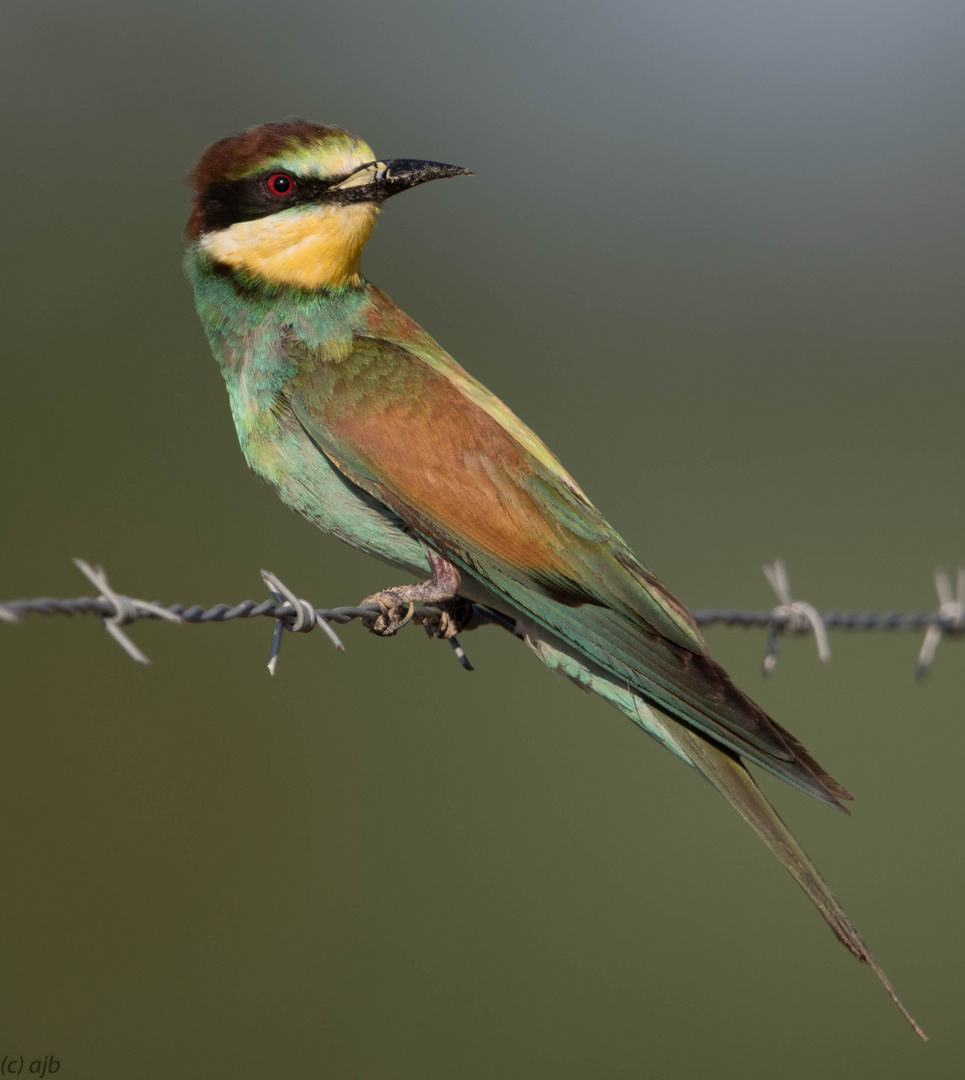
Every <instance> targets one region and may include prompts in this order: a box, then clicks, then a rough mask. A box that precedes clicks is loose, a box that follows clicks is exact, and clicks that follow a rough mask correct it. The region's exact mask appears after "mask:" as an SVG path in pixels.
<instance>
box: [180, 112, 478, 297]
mask: <svg viewBox="0 0 965 1080" xmlns="http://www.w3.org/2000/svg"><path fill="white" fill-rule="evenodd" d="M469 171H470V170H469V169H462V168H459V167H458V166H456V165H443V164H440V163H439V162H437V161H411V160H408V159H403V158H396V159H392V160H388V161H376V160H375V154H374V153H373V152H372V150H371V148H370V147H369V146H368V144H367V143H364V142H363V141H362V140H361V139H357V138H355V136H354V135H349V134H348V132H346V131H343V130H342V129H341V128H337V127H328V126H327V125H325V124H315V123H312V122H310V121H308V120H282V121H278V122H276V123H271V124H260V125H259V126H258V127H253V128H249V129H248V130H247V131H242V132H241V133H240V134H237V135H229V136H228V137H227V138H225V139H220V140H219V141H218V142H216V143H214V144H213V145H211V146H209V147H208V149H207V150H205V152H204V153H203V154H202V155H201V158H200V160H199V161H198V163H197V165H195V167H194V168H193V169H192V170H191V175H190V182H191V186H192V187H193V188H194V206H193V210H192V213H191V219H190V221H189V222H188V227H187V232H186V236H187V239H188V241H189V243H191V244H193V245H196V246H197V250H199V251H200V252H203V253H204V254H205V255H207V256H208V257H210V258H211V259H213V260H214V261H215V262H217V263H220V264H222V265H224V266H227V267H230V268H231V269H232V270H234V271H236V272H238V273H240V274H241V275H242V276H243V277H245V278H246V279H248V280H249V281H252V282H258V281H260V282H265V283H267V284H269V285H272V286H293V287H296V288H301V289H307V290H316V289H341V288H345V287H346V286H356V285H359V284H361V281H362V278H361V273H360V267H359V260H360V256H361V253H362V246H363V244H364V243H365V241H366V240H367V239H368V237H369V234H370V233H371V232H372V229H373V227H374V226H375V219H376V217H377V215H378V213H379V207H380V205H381V203H382V202H383V201H384V200H385V199H387V198H389V196H391V195H396V194H398V192H400V191H405V190H406V189H407V188H410V187H415V186H416V184H423V183H425V182H426V181H427V180H437V179H441V178H443V177H447V176H460V175H464V174H467V173H469Z"/></svg>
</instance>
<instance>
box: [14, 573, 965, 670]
mask: <svg viewBox="0 0 965 1080" xmlns="http://www.w3.org/2000/svg"><path fill="white" fill-rule="evenodd" d="M74 564H75V565H76V566H77V568H78V570H80V571H81V573H82V574H84V576H85V577H86V578H87V579H88V580H89V581H90V582H91V584H93V585H94V586H95V587H96V588H97V589H99V590H100V595H98V596H97V597H89V596H81V597H76V598H74V599H57V598H54V597H49V596H41V597H36V598H34V599H32V600H9V601H4V602H2V603H0V622H4V623H9V624H13V623H19V622H20V621H21V620H22V619H23V618H24V617H26V616H28V615H70V616H73V615H96V616H97V617H98V618H99V619H100V621H101V622H102V623H103V625H104V627H105V629H106V630H107V631H108V633H110V635H111V636H112V637H113V638H114V640H115V641H117V643H118V644H119V645H120V646H121V647H122V648H123V649H124V651H125V652H126V653H127V654H128V655H129V656H130V657H131V658H132V659H133V660H136V661H137V662H138V663H140V664H147V663H150V661H149V660H148V658H147V657H146V656H145V655H144V653H142V652H141V650H140V649H139V648H138V647H137V645H135V644H134V642H133V641H132V640H131V639H130V638H129V637H128V636H127V634H126V633H125V632H124V630H123V629H122V628H123V627H124V626H126V625H128V624H130V623H133V622H137V621H138V620H140V619H163V620H165V621H166V622H172V623H223V622H229V621H231V620H234V619H253V618H269V619H273V620H274V621H275V627H274V633H273V635H272V644H271V651H270V655H269V660H268V670H269V672H270V673H271V674H272V675H274V674H275V671H276V668H277V664H278V654H279V650H280V649H281V642H282V636H283V634H284V632H285V631H286V630H287V631H289V632H291V633H309V632H311V631H312V630H315V629H321V630H322V631H323V633H324V634H325V635H326V636H327V637H328V638H329V640H330V641H331V643H332V644H333V645H334V646H335V648H336V649H337V650H338V651H339V652H344V651H345V646H344V645H343V644H342V641H341V639H340V638H339V636H338V634H337V633H336V632H335V630H334V629H333V627H332V625H331V624H332V623H337V624H340V625H342V624H345V623H349V622H351V621H352V620H353V619H362V620H373V619H375V618H376V617H377V616H378V615H379V614H380V613H381V608H380V607H379V605H378V604H375V603H371V604H361V605H355V606H347V607H336V608H319V607H315V606H314V605H313V604H312V603H311V602H310V601H308V600H304V599H301V598H300V597H298V596H296V594H295V593H294V592H292V590H291V589H289V588H288V586H287V585H285V584H284V583H283V582H282V581H281V580H280V579H279V578H278V577H277V575H275V574H273V573H271V572H270V571H268V570H262V571H261V576H262V579H263V581H264V582H265V584H266V585H267V586H268V588H269V590H270V591H271V593H272V597H273V598H272V599H271V600H262V601H261V602H260V603H256V602H255V601H254V600H242V601H241V602H240V603H238V604H214V605H213V606H212V607H208V608H205V607H202V606H201V605H200V604H193V605H191V606H190V607H184V605H182V604H161V603H159V602H157V601H147V600H139V599H136V598H134V597H131V596H127V595H125V594H124V593H119V592H117V591H116V590H115V589H114V588H113V587H112V586H111V584H110V581H109V580H108V577H107V573H106V572H105V570H104V568H103V567H101V566H92V565H90V564H89V563H87V562H85V561H84V560H83V559H74ZM763 569H764V574H765V576H766V577H767V580H768V582H769V583H770V585H771V587H772V588H773V589H774V591H775V593H776V594H777V598H778V600H779V603H778V604H777V605H776V606H775V607H773V608H771V609H770V610H766V611H741V610H737V609H731V608H700V609H696V610H695V611H694V612H693V616H694V619H695V620H696V621H697V623H698V625H700V626H717V625H722V626H743V627H765V628H766V629H767V646H766V651H765V654H764V663H763V673H764V675H770V674H771V673H772V672H773V670H774V667H775V665H776V663H777V650H778V639H779V637H780V636H781V635H785V636H801V635H806V634H813V635H814V637H815V640H816V643H817V648H818V656H819V658H820V659H821V661H822V662H824V663H827V662H828V661H829V660H830V659H831V648H830V643H829V641H828V635H827V631H828V630H831V629H834V630H875V631H882V630H917V631H919V632H920V631H922V630H924V631H925V638H924V641H923V642H922V646H921V649H920V651H919V654H918V662H917V664H916V666H915V675H916V677H917V678H918V679H922V678H924V676H925V675H927V673H928V671H929V669H930V668H931V666H932V664H933V663H934V660H935V655H936V652H937V650H938V646H939V644H940V643H941V640H942V638H943V637H945V636H949V637H955V636H961V635H963V634H965V567H963V568H959V570H958V575H957V581H956V588H955V592H954V594H953V592H952V583H951V579H950V577H949V575H948V573H947V571H945V570H943V569H940V568H939V569H936V570H935V588H936V591H937V593H938V609H937V610H936V611H931V612H926V611H912V612H908V613H902V612H898V611H886V612H883V613H877V612H873V611H865V612H861V613H860V614H859V613H855V612H850V611H833V610H832V611H825V612H823V613H822V612H819V611H818V610H817V609H816V608H815V607H814V606H813V605H811V604H808V603H806V602H805V601H803V600H793V599H792V598H791V586H790V582H789V580H788V576H787V569H786V567H785V565H784V562H783V560H782V559H775V560H774V562H773V563H766V564H765V565H764V568H763ZM467 609H469V610H470V611H471V618H469V619H467V620H463V621H464V622H465V624H466V625H464V626H463V629H465V630H471V629H476V627H478V626H485V625H494V626H501V627H502V628H503V629H504V630H509V631H510V632H512V633H515V632H516V624H515V622H514V621H513V620H512V619H511V618H508V617H507V616H505V615H502V614H501V613H500V612H498V611H495V610H493V609H492V608H489V607H486V606H485V605H482V604H471V605H468V604H467ZM445 614H446V613H445V609H444V608H443V607H440V606H439V605H435V604H421V605H418V606H416V605H410V609H409V614H408V615H407V617H406V620H405V621H406V622H409V621H411V622H413V623H414V624H416V625H421V626H423V627H424V628H425V630H426V632H427V633H428V634H429V636H430V637H445V636H446V635H445V634H444V633H443V632H441V630H440V626H441V623H442V621H443V620H444V618H445ZM403 625H404V624H403ZM447 640H448V641H449V643H450V645H451V646H452V649H453V652H454V653H455V655H456V657H457V659H458V660H459V662H460V664H462V666H463V667H464V668H465V669H466V670H467V671H472V664H470V663H469V659H468V657H467V656H466V654H465V651H464V650H463V648H462V646H461V645H460V644H459V642H458V640H457V639H456V638H455V637H447Z"/></svg>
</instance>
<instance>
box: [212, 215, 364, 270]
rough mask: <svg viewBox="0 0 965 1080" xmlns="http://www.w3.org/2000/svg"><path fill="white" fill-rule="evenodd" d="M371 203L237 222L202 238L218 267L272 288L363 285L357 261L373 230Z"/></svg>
mask: <svg viewBox="0 0 965 1080" xmlns="http://www.w3.org/2000/svg"><path fill="white" fill-rule="evenodd" d="M378 213H379V208H378V207H377V206H376V205H374V204H373V203H364V202H363V203H350V204H349V205H347V206H309V207H299V208H298V209H292V210H286V211H283V212H282V213H280V214H272V215H271V216H270V217H264V218H258V219H257V220H255V221H240V222H237V223H236V224H234V225H230V226H229V227H228V228H227V229H219V230H218V231H217V232H212V233H208V234H207V235H205V236H202V237H201V241H200V247H201V250H202V251H205V252H207V253H208V254H209V255H210V256H211V257H212V258H214V259H216V260H217V261H218V262H222V263H226V264H227V265H228V266H230V267H232V268H233V269H235V270H243V271H247V272H248V273H249V274H252V275H254V276H257V277H260V278H262V279H264V280H265V281H268V282H271V283H272V284H273V285H294V286H297V287H298V288H301V289H309V290H311V289H338V288H343V287H344V286H346V285H361V284H362V274H361V256H362V248H363V246H364V244H365V241H366V240H368V238H369V236H370V235H371V232H372V230H373V229H374V228H375V219H376V217H378Z"/></svg>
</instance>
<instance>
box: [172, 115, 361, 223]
mask: <svg viewBox="0 0 965 1080" xmlns="http://www.w3.org/2000/svg"><path fill="white" fill-rule="evenodd" d="M345 134H346V132H344V131H343V130H342V129H341V128H338V127H332V126H330V125H328V124H316V123H314V121H312V120H274V121H272V122H271V123H268V124H258V125H257V126H256V127H250V128H248V129H247V131H239V132H238V133H237V134H235V135H228V136H226V137H225V138H224V139H219V140H218V141H217V142H216V143H212V144H211V145H210V146H209V147H208V149H207V150H205V152H204V153H203V154H202V155H201V157H200V158H198V162H197V164H196V165H195V166H194V168H193V169H192V170H191V172H190V173H188V183H189V184H190V185H191V187H192V188H193V189H194V204H193V206H192V209H191V217H190V219H189V221H188V225H187V228H186V229H185V236H186V238H187V239H188V240H196V239H197V238H198V236H200V235H201V198H202V196H203V194H204V192H205V191H206V190H207V188H208V187H209V185H211V184H214V183H216V182H217V181H219V180H231V179H234V178H235V177H238V176H243V175H244V174H245V173H246V172H248V171H249V170H250V169H251V168H252V167H253V166H256V165H257V164H258V163H259V162H260V161H264V160H265V159H266V158H271V157H274V156H275V155H277V154H280V153H281V152H282V151H283V150H285V149H286V148H287V147H289V146H291V144H292V143H306V142H310V141H312V140H316V139H322V138H325V136H327V135H345Z"/></svg>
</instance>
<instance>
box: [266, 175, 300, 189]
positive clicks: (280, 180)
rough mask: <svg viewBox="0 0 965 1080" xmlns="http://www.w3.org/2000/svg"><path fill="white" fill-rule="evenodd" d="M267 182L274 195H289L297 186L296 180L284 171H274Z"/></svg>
mask: <svg viewBox="0 0 965 1080" xmlns="http://www.w3.org/2000/svg"><path fill="white" fill-rule="evenodd" d="M265 182H266V183H267V185H268V190H269V191H270V192H271V193H272V195H287V194H288V193H289V192H290V191H291V190H292V188H293V187H294V186H295V181H294V180H292V178H291V177H290V176H289V175H288V173H283V172H276V173H272V174H271V176H269V177H268V179H267V180H266V181H265Z"/></svg>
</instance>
